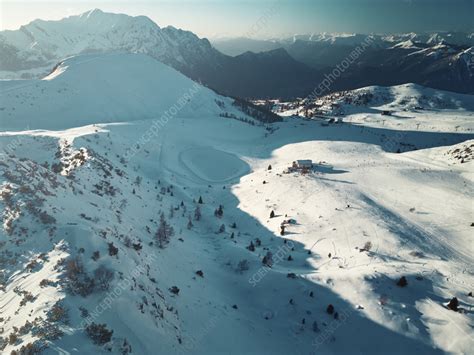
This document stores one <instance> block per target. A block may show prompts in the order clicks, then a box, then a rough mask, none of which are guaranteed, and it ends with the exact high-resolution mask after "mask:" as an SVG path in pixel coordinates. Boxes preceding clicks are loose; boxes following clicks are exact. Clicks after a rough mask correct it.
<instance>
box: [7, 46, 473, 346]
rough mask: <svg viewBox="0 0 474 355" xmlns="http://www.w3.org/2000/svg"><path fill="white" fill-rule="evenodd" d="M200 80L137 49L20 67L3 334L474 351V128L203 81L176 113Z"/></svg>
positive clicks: (121, 342)
mask: <svg viewBox="0 0 474 355" xmlns="http://www.w3.org/2000/svg"><path fill="white" fill-rule="evenodd" d="M151 69H153V73H152V72H151V71H150V70H151ZM192 85H194V83H193V82H191V81H189V80H187V79H186V78H184V77H182V76H181V75H180V74H178V73H177V72H175V71H173V70H171V69H168V68H166V67H164V66H162V65H161V64H159V63H156V62H155V61H154V60H153V59H150V58H148V57H146V56H141V55H129V54H113V55H105V56H104V55H101V56H97V55H94V56H80V57H75V58H70V59H68V60H66V61H64V62H63V63H62V64H61V65H60V66H59V67H58V68H57V69H56V71H55V72H54V73H53V74H52V75H51V76H49V77H48V78H47V80H42V81H37V80H32V81H23V82H21V83H18V82H15V81H12V82H11V81H10V82H4V83H2V87H1V92H0V94H1V95H2V98H4V97H6V96H5V95H8V100H2V106H4V105H8V106H5V107H8V110H7V109H5V110H3V111H1V119H2V124H1V127H2V130H1V132H0V147H1V148H2V152H1V153H2V155H1V156H2V160H1V161H0V206H1V208H2V218H3V221H2V222H3V228H2V229H0V271H1V273H0V276H1V277H0V312H1V315H0V317H1V318H2V328H3V333H2V334H0V337H1V339H0V340H1V341H0V346H1V348H2V350H1V351H2V352H4V353H7V354H8V353H10V352H11V351H12V350H17V351H18V350H20V349H21V348H22V347H23V350H24V351H25V350H26V349H27V348H28V347H29V348H32V347H33V348H35V349H42V350H43V353H45V354H57V353H75V352H77V353H81V354H82V353H84V354H89V353H100V354H101V353H104V354H105V353H113V354H130V353H132V354H154V353H156V352H157V351H160V352H162V353H165V354H172V353H190V354H222V353H226V354H244V353H245V354H246V353H252V354H267V353H271V354H310V353H322V354H336V353H337V354H341V353H344V354H353V353H364V354H365V353H373V354H379V353H382V352H383V353H388V354H400V353H417V354H438V353H450V352H451V353H466V354H467V353H469V352H470V349H471V348H472V346H473V342H472V337H470V332H471V324H472V320H473V319H472V303H473V301H472V297H469V296H468V292H471V291H472V288H473V283H472V280H473V278H472V270H471V266H470V265H472V262H473V260H472V255H473V254H472V238H471V234H472V233H471V230H472V227H471V226H470V225H471V223H472V209H470V208H469V206H470V203H471V200H472V197H473V193H474V192H473V191H472V179H473V177H472V168H473V167H472V164H473V162H472V159H470V158H468V157H469V156H472V151H471V150H470V149H471V148H470V147H472V140H471V141H467V140H468V139H472V138H473V137H472V134H468V133H466V131H464V133H456V132H454V129H453V127H452V126H451V128H449V126H445V127H443V129H442V130H443V132H438V131H437V130H431V131H430V130H419V131H414V130H411V129H410V127H409V124H410V123H409V121H408V120H405V121H403V120H400V124H401V125H403V124H405V123H406V124H408V128H406V127H403V126H400V127H386V126H385V127H384V126H382V124H379V125H377V124H364V123H361V124H334V125H324V122H320V121H317V120H313V121H309V120H302V119H286V120H285V121H284V122H281V123H274V124H273V125H268V126H266V127H265V126H263V125H260V124H258V122H255V121H254V120H252V118H250V117H248V116H246V115H245V114H244V113H242V112H240V111H239V110H238V109H237V107H236V106H235V105H233V100H231V99H229V98H226V97H222V96H219V95H217V94H215V93H213V92H212V91H209V90H207V89H205V88H202V87H199V88H200V89H199V90H198V93H196V94H195V95H193V96H192V97H190V98H189V102H186V103H185V104H184V103H183V107H181V108H180V109H179V110H177V109H176V113H175V114H173V115H171V116H170V118H169V119H168V120H167V121H166V122H163V124H162V125H160V126H157V125H156V124H157V118H158V119H159V118H161V117H163V115H164V114H165V113H166V111H170V110H171V108H170V107H173V106H174V105H175V104H177V102H179V100H180V98H181V97H182V94H181V93H182V92H183V91H184V93H186V90H188V88H190V87H191V88H192V87H193V86H192ZM64 88H67V90H65V91H64ZM132 89H133V90H132ZM58 90H59V91H61V92H60V93H58ZM69 92H72V93H71V94H69ZM40 95H41V96H40ZM17 96H18V97H17ZM6 113H10V115H8V116H7V115H6ZM224 113H225V114H226V115H225V116H226V117H224V116H223V114H224ZM441 113H443V112H441ZM441 113H440V114H441ZM231 114H232V115H231ZM369 114H371V113H369ZM469 114H471V112H470V111H468V110H467V109H464V110H459V118H458V120H459V121H461V120H464V122H467V123H465V124H464V126H467V125H469V124H471V122H472V120H471V118H470V116H469ZM235 118H238V119H235ZM239 118H240V119H239ZM243 119H246V120H247V121H246V122H244V120H243ZM249 122H250V123H249ZM252 123H253V124H252ZM24 125H26V126H27V127H24ZM4 127H7V128H4ZM158 127H159V128H158ZM465 141H467V142H465ZM463 142H464V143H463ZM448 145H454V146H448ZM415 146H416V147H417V148H426V149H419V150H416V151H413V149H414V147H415ZM398 148H402V150H404V151H407V152H406V153H403V154H395V153H393V152H395V151H396V150H397V149H398ZM458 156H462V157H461V159H459V158H457V157H458ZM297 159H312V160H313V161H314V162H315V163H317V164H316V165H315V167H314V171H313V172H312V173H309V174H298V173H290V174H287V173H284V172H285V171H286V170H287V168H288V167H289V166H291V164H292V162H293V161H294V160H297ZM462 159H464V161H462ZM269 165H271V166H272V169H271V170H268V166H269ZM264 181H265V183H263V182H264ZM200 197H202V202H203V203H202V204H200V203H199V198H200ZM219 205H222V210H223V214H222V215H219V214H218V213H216V210H217V211H218V210H219V208H218V207H219ZM198 207H199V209H198ZM197 209H198V210H199V211H200V213H196V210H197ZM272 210H274V211H275V214H276V216H275V218H269V217H270V212H271V211H272ZM161 213H163V215H164V219H165V220H166V221H167V222H168V223H169V224H170V225H171V226H172V227H173V228H174V235H173V236H172V237H171V238H170V240H169V243H168V244H166V245H165V247H164V248H160V247H159V241H158V240H157V239H156V238H155V235H156V233H157V231H158V230H159V226H160V215H161ZM199 214H200V215H201V216H200V218H197V217H199ZM289 218H292V219H294V220H295V222H296V223H295V224H291V225H289V226H288V227H287V229H286V234H285V235H284V236H281V235H280V233H279V232H280V224H281V223H282V222H283V221H284V220H287V219H289ZM190 221H191V223H190ZM222 226H224V227H222ZM369 241H370V242H371V248H369V247H368V244H367V242H369ZM251 245H252V246H253V248H252V247H250V246H251ZM363 247H366V248H367V249H370V250H365V251H363V250H362V249H363ZM269 251H270V252H272V253H273V265H271V267H268V266H265V265H263V264H262V259H263V257H264V256H265V255H266V254H267V253H268V252H269ZM290 256H291V258H290ZM244 260H245V261H244ZM401 276H405V277H406V278H407V280H408V285H407V286H406V287H403V288H402V287H399V286H397V285H396V282H397V280H398V279H399V278H400V277H401ZM92 280H93V281H92ZM174 286H175V287H176V288H174ZM178 289H179V291H178ZM454 296H456V297H458V299H459V302H460V306H459V307H460V309H461V311H460V312H454V311H452V310H449V309H448V308H447V307H446V304H447V302H448V301H449V300H450V299H451V298H452V297H454ZM330 304H331V305H333V307H334V308H335V310H334V312H333V313H332V314H329V313H328V312H327V308H328V306H329V305H330ZM335 312H336V313H337V316H336V314H335ZM92 323H95V324H105V326H106V330H107V331H113V333H112V334H108V333H107V331H103V332H102V333H100V332H99V331H98V330H97V329H92V328H91V327H90V324H92ZM99 335H101V336H99ZM94 342H95V343H94ZM28 344H30V345H28Z"/></svg>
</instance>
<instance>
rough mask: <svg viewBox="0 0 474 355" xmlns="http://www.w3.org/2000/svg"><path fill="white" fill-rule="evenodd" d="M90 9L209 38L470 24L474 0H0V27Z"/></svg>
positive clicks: (426, 28)
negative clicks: (141, 17) (139, 17)
mask: <svg viewBox="0 0 474 355" xmlns="http://www.w3.org/2000/svg"><path fill="white" fill-rule="evenodd" d="M93 8H100V9H102V10H103V11H110V12H122V13H127V14H130V15H146V16H148V17H150V18H151V19H153V20H154V21H155V22H157V23H158V25H160V26H162V27H163V26H167V25H173V26H175V27H179V28H183V29H187V30H191V31H193V32H195V33H196V34H198V35H199V36H201V37H210V38H213V37H226V36H231V37H237V36H245V35H251V36H252V37H257V38H268V37H280V36H288V35H293V34H295V33H312V32H360V33H369V32H378V33H381V32H410V31H444V30H471V31H472V30H473V28H474V16H473V13H474V0H276V1H275V0H253V1H250V0H237V1H233V0H185V1H182V0H174V1H171V0H139V1H132V0H119V1H113V0H105V1H104V0H102V1H86V0H79V1H77V0H75V1H74V0H70V1H65V0H55V1H49V2H45V1H41V0H29V1H23V0H0V11H1V15H0V28H1V29H16V28H18V27H19V26H20V25H22V24H25V23H28V22H29V21H32V20H33V19H35V18H42V19H46V20H47V19H59V18H62V17H65V16H68V15H74V14H79V13H82V12H85V11H87V10H90V9H93Z"/></svg>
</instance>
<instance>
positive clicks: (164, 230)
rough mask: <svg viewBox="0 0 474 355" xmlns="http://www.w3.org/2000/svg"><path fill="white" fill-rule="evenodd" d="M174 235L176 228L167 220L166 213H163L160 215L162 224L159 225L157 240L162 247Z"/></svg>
mask: <svg viewBox="0 0 474 355" xmlns="http://www.w3.org/2000/svg"><path fill="white" fill-rule="evenodd" d="M173 235H174V229H173V227H171V225H170V224H169V223H168V222H167V221H166V219H165V215H164V214H163V213H162V214H161V216H160V226H159V227H158V231H157V232H156V240H157V241H158V244H159V246H160V248H164V247H165V245H166V244H168V243H169V241H170V238H171V237H172V236H173Z"/></svg>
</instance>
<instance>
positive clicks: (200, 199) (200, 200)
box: [198, 196, 204, 205]
mask: <svg viewBox="0 0 474 355" xmlns="http://www.w3.org/2000/svg"><path fill="white" fill-rule="evenodd" d="M198 203H199V204H201V205H202V204H203V203H204V202H202V196H199V201H198Z"/></svg>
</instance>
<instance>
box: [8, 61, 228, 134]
mask: <svg viewBox="0 0 474 355" xmlns="http://www.w3.org/2000/svg"><path fill="white" fill-rule="evenodd" d="M220 98H221V97H220V96H218V95H216V94H215V93H214V92H212V91H211V90H209V89H207V88H204V87H202V86H201V85H199V84H197V83H195V82H193V81H192V80H190V79H188V78H186V77H185V76H184V75H182V74H180V73H178V72H177V71H176V70H174V69H172V68H170V67H168V66H166V65H164V64H162V63H160V62H158V61H157V60H155V59H153V58H151V57H149V56H146V55H143V54H125V53H123V54H121V53H118V54H115V53H112V54H102V55H97V54H92V55H82V56H77V57H71V58H68V59H66V60H64V61H62V62H61V63H59V65H58V66H57V67H56V68H55V70H54V71H53V72H52V73H51V74H50V75H48V76H47V77H45V78H44V79H42V80H30V81H24V80H20V81H0V106H1V107H0V110H2V118H1V119H2V127H3V128H4V129H16V130H25V129H33V128H42V129H58V128H71V127H77V126H81V125H87V124H92V123H107V122H123V121H133V120H138V119H149V118H156V119H159V118H161V117H160V116H161V115H162V114H163V113H166V112H167V110H170V111H169V115H170V117H171V116H173V115H175V114H177V113H178V114H179V115H180V116H189V115H209V114H219V113H222V112H225V111H224V110H223V109H221V108H220V107H219V106H218V105H217V104H216V102H215V100H216V99H220ZM191 99H193V100H191ZM222 100H224V101H227V102H228V103H230V102H231V101H229V100H228V99H226V98H223V99H222ZM188 103H189V104H188ZM175 111H176V112H175Z"/></svg>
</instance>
